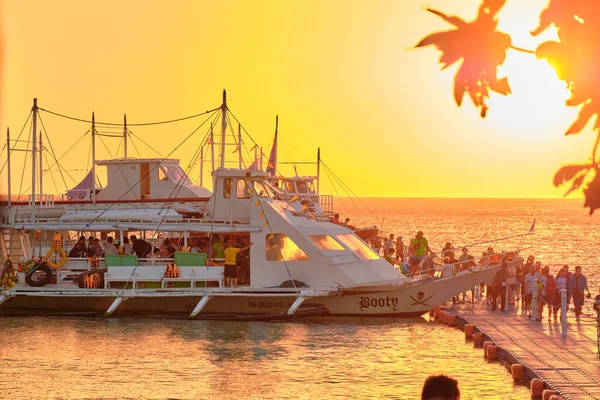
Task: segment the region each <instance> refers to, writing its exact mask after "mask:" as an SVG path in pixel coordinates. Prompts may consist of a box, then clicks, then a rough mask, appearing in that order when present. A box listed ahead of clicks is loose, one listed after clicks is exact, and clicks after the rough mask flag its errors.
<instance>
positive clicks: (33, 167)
mask: <svg viewBox="0 0 600 400" xmlns="http://www.w3.org/2000/svg"><path fill="white" fill-rule="evenodd" d="M31 112H32V113H33V122H32V128H33V132H32V134H33V137H32V143H33V145H32V146H31V221H32V222H33V221H35V175H36V157H37V154H36V152H37V138H36V134H37V112H38V106H37V98H34V99H33V107H32V108H31Z"/></svg>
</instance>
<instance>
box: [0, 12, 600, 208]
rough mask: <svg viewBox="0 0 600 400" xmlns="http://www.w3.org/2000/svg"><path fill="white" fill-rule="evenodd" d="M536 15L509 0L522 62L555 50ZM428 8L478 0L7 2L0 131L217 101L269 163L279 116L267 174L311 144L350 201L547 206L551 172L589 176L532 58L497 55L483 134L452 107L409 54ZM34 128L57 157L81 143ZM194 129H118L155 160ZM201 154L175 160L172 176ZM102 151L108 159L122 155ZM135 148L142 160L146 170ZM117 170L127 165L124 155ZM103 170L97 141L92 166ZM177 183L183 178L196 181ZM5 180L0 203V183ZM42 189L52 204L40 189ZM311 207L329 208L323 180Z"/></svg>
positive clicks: (504, 23)
mask: <svg viewBox="0 0 600 400" xmlns="http://www.w3.org/2000/svg"><path fill="white" fill-rule="evenodd" d="M525 3H526V4H525ZM546 3H547V1H546V0H528V1H527V2H523V1H516V0H509V1H508V4H507V5H506V6H505V8H504V9H503V10H502V12H501V14H500V16H501V23H500V28H501V29H502V30H504V31H506V32H508V33H510V34H511V35H513V43H514V44H516V45H518V46H521V47H525V48H530V49H534V48H535V46H536V45H537V44H538V43H540V42H541V41H543V40H546V39H548V38H551V37H553V32H548V33H546V34H545V35H544V36H542V37H540V38H536V39H535V40H534V39H533V38H531V37H530V36H529V34H528V31H529V30H531V29H533V28H535V26H536V24H537V18H538V14H539V11H540V10H541V9H542V8H544V7H545V5H546ZM424 5H428V6H430V7H432V8H437V9H440V10H443V11H445V12H447V13H453V14H458V15H461V16H463V17H465V18H472V17H474V15H475V13H476V10H477V7H478V5H479V0H462V1H460V2H456V1H452V0H428V1H427V2H426V3H425V2H423V3H420V2H415V1H393V0H390V1H370V2H364V1H347V0H343V1H342V0H340V1H333V0H329V1H325V2H322V1H302V2H301V1H262V0H257V1H228V2H208V1H204V2H199V1H178V2H165V1H149V0H144V1H141V0H130V1H114V0H103V1H92V0H90V1H76V0H54V1H51V2H49V1H41V0H23V1H4V2H3V3H2V17H3V22H2V25H3V30H4V32H3V34H4V60H3V61H4V65H3V77H2V85H1V87H2V114H1V116H2V119H1V124H0V129H1V131H2V133H3V134H4V132H5V131H6V127H7V126H10V128H11V132H12V136H13V138H15V137H16V135H17V134H18V132H19V131H20V129H21V127H22V126H23V123H24V122H25V118H26V117H27V114H28V112H29V109H30V108H31V102H32V98H33V97H37V98H38V99H39V105H40V106H41V107H44V108H47V109H50V110H54V111H58V112H62V113H65V114H69V115H74V116H79V117H82V118H89V117H90V115H91V112H92V111H95V113H96V117H97V119H99V120H102V121H115V122H120V121H121V120H122V118H123V117H122V116H123V113H127V115H128V120H129V121H130V122H144V121H153V120H162V119H170V118H177V117H181V116H186V115H191V114H195V113H198V112H202V111H204V110H206V109H209V108H214V107H217V106H219V105H220V99H221V90H222V89H223V88H226V89H227V91H228V99H229V102H228V103H229V106H230V108H231V110H232V111H233V112H234V113H235V114H236V116H237V117H238V118H239V119H240V120H241V121H242V122H243V123H244V125H245V127H246V128H247V129H248V131H249V132H250V133H251V134H252V136H253V138H254V139H255V140H256V141H258V142H259V143H261V144H262V145H263V146H264V149H265V152H268V151H269V150H270V146H271V142H272V134H273V130H274V119H275V118H274V117H275V114H279V116H280V135H281V136H280V147H279V149H280V151H279V159H280V160H287V161H292V160H293V161H310V160H313V159H314V158H315V155H316V148H317V146H320V147H321V150H322V158H323V160H324V161H325V162H326V163H327V165H328V166H329V167H331V168H332V169H333V170H334V171H335V172H336V174H337V175H338V176H339V177H340V178H341V179H342V180H343V181H344V182H345V183H347V184H348V185H349V186H350V188H351V189H352V190H353V191H354V192H355V193H356V194H357V195H360V196H427V197H561V196H562V194H563V192H564V191H565V190H566V189H565V190H563V189H560V190H557V189H555V188H554V187H553V186H552V176H553V174H554V172H555V171H556V169H557V168H558V167H559V166H560V165H562V164H565V163H571V162H576V163H579V162H585V161H586V160H587V159H588V157H589V153H590V150H591V146H592V144H593V140H594V136H593V134H592V132H591V129H590V128H589V127H588V128H586V129H585V130H584V132H582V133H581V134H580V135H577V136H574V137H569V138H565V137H564V136H563V134H564V132H565V131H566V129H567V128H568V127H569V126H570V124H571V123H572V121H573V120H574V118H575V116H576V115H577V113H578V110H577V109H574V108H571V109H567V108H566V107H565V106H564V100H565V99H566V98H567V97H568V92H567V91H566V90H565V89H564V84H563V83H562V82H560V81H559V80H558V79H557V78H556V76H555V74H554V72H553V71H552V70H551V69H550V67H549V66H548V65H547V64H546V63H545V62H544V61H537V60H535V57H534V56H532V55H527V54H521V53H515V52H510V53H509V57H508V60H507V62H506V63H505V66H504V71H505V72H506V74H507V75H508V77H509V82H510V84H511V86H512V90H513V95H512V96H509V97H507V98H504V97H501V96H499V95H493V96H492V99H491V100H490V101H489V106H490V110H489V112H488V117H487V118H486V119H485V120H482V119H480V118H479V116H478V111H477V110H475V109H474V107H473V106H472V104H470V103H469V102H468V101H465V102H464V104H463V106H462V107H461V108H457V107H456V106H455V105H454V101H453V99H452V94H451V93H452V81H453V76H454V73H455V71H456V67H451V68H448V69H447V70H445V71H443V72H440V71H439V66H438V64H437V60H438V58H439V52H438V51H437V50H435V49H433V48H426V49H420V50H407V49H408V48H410V47H412V46H413V45H414V44H416V43H417V42H418V41H419V40H420V39H421V38H422V37H423V36H425V35H426V34H428V33H431V32H433V31H435V30H442V29H449V28H450V26H449V25H447V24H445V23H444V22H443V21H441V20H440V19H438V18H436V17H435V16H433V15H431V14H429V13H426V12H425V11H423V9H422V6H424ZM42 118H43V120H44V123H45V126H46V128H47V130H48V133H49V134H50V136H51V141H52V144H53V146H54V148H55V151H56V153H58V154H62V152H63V151H64V150H65V149H66V148H67V147H68V146H69V145H70V144H71V143H73V142H74V141H75V140H76V139H77V138H79V136H80V135H82V134H83V133H84V132H85V131H86V130H87V128H88V127H87V126H85V125H81V124H75V123H70V122H64V121H61V120H60V119H57V118H55V117H52V116H49V115H45V114H43V115H42ZM200 121H201V120H200V119H198V120H195V121H192V122H191V123H184V124H180V125H172V126H163V127H161V128H160V129H157V128H153V129H145V130H142V128H140V129H132V130H133V131H134V133H136V134H137V135H139V136H142V137H143V139H144V140H145V141H146V142H148V143H149V144H151V145H152V146H154V147H156V148H158V149H160V150H161V152H162V153H163V154H165V153H168V151H169V150H170V149H172V148H174V147H175V146H176V145H177V144H178V143H179V142H180V141H181V140H182V139H183V138H184V137H185V136H186V135H188V134H189V132H191V130H192V129H193V128H194V127H195V126H197V125H198V124H199V123H200ZM200 132H201V133H202V134H203V133H204V132H205V130H204V129H202V130H201V131H200ZM3 140H5V139H3ZM134 140H135V139H134ZM199 141H200V137H198V138H195V139H193V140H192V141H190V142H189V143H186V146H184V149H183V150H182V151H179V152H177V153H176V154H175V155H176V156H178V157H179V158H181V160H182V164H183V167H184V168H185V167H186V166H187V165H188V162H189V159H190V157H191V155H192V154H193V152H194V150H195V149H196V147H197V145H198V143H199ZM89 143H90V142H89V139H85V140H84V141H82V142H81V145H80V146H79V147H77V148H76V149H75V152H74V153H73V154H70V155H69V156H67V157H65V159H64V161H62V162H61V163H62V164H63V165H64V167H65V168H66V169H70V170H78V171H72V172H71V175H72V176H73V177H74V179H75V180H78V179H80V178H82V177H83V176H84V175H85V172H84V171H83V170H85V169H86V168H87V165H88V153H89ZM106 144H107V146H108V147H109V148H110V149H111V151H112V152H114V151H115V150H116V148H117V146H118V140H114V139H112V140H111V139H108V140H107V141H106ZM136 144H137V145H138V149H139V151H140V153H141V155H142V156H155V153H152V152H151V151H150V150H149V149H148V148H146V147H145V146H143V145H141V144H140V142H137V143H136ZM249 147H251V145H250V146H249ZM232 150H233V149H231V150H228V154H229V155H230V156H231V158H232V159H234V158H235V155H233V154H231V151H232ZM130 155H136V156H137V154H136V153H135V152H134V151H133V149H132V148H131V145H130ZM107 157H108V153H107V151H106V150H105V149H104V147H103V145H102V144H98V156H97V158H99V159H103V158H107ZM2 158H3V159H4V158H5V154H3V155H2ZM17 161H18V160H16V161H15V162H14V163H13V175H12V178H13V193H16V192H17V191H18V190H17V189H18V182H19V179H20V174H21V172H22V165H23V164H22V161H18V162H17ZM27 168H28V170H27V172H29V170H30V169H31V167H30V166H28V167H27ZM282 172H284V173H290V172H291V169H289V168H287V169H286V168H282ZM298 172H299V173H301V174H307V175H308V174H314V173H315V171H314V169H312V168H310V167H308V166H299V169H298ZM55 174H56V173H55ZM190 175H191V177H192V178H194V179H197V177H198V172H197V169H196V170H194V172H193V173H191V174H190ZM26 176H27V175H26ZM207 176H208V175H207ZM55 178H56V176H55ZM26 179H30V178H26ZM205 179H206V178H205ZM57 180H58V179H57ZM2 182H3V184H2V186H3V188H2V189H3V190H2V192H4V193H5V192H6V171H5V172H3V174H2ZM15 182H16V183H15ZM67 183H69V184H72V181H70V180H67ZM44 185H45V188H46V190H45V191H54V185H52V183H51V181H50V179H49V177H45V183H44ZM27 186H28V185H25V187H27ZM57 186H58V190H59V191H63V190H64V185H62V184H58V185H57ZM322 192H324V193H334V190H333V188H332V187H331V184H330V182H329V179H328V178H327V177H324V178H323V180H322ZM342 193H343V192H340V194H342Z"/></svg>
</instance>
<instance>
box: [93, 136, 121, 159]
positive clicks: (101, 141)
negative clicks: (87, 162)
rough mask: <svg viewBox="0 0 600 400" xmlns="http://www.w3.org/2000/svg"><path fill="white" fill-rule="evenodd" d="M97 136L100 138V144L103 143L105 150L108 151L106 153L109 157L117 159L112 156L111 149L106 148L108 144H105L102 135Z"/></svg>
mask: <svg viewBox="0 0 600 400" xmlns="http://www.w3.org/2000/svg"><path fill="white" fill-rule="evenodd" d="M97 136H98V137H99V139H100V143H102V145H103V146H104V148H105V149H106V152H107V153H108V155H109V156H110V158H117V157H114V156H113V155H112V153H111V152H110V150H109V148H108V147H107V146H106V143H104V140H103V139H102V136H100V135H97Z"/></svg>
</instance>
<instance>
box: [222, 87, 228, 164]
mask: <svg viewBox="0 0 600 400" xmlns="http://www.w3.org/2000/svg"><path fill="white" fill-rule="evenodd" d="M226 131H227V91H226V90H225V89H223V104H221V168H225V133H226Z"/></svg>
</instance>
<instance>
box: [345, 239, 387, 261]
mask: <svg viewBox="0 0 600 400" xmlns="http://www.w3.org/2000/svg"><path fill="white" fill-rule="evenodd" d="M337 238H338V239H339V240H340V241H341V242H342V243H344V244H345V245H346V246H348V248H350V250H352V251H353V252H354V254H356V255H357V256H359V257H360V258H361V259H363V260H377V259H378V258H379V256H378V255H377V254H376V253H375V252H374V251H373V250H371V248H370V247H369V246H367V245H366V244H364V243H363V242H362V241H361V240H360V239H359V238H358V236H356V235H354V234H353V233H348V234H344V235H337Z"/></svg>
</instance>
